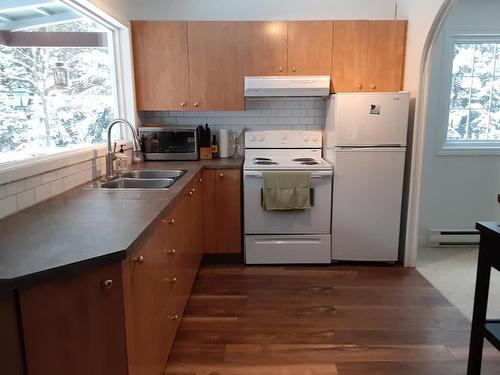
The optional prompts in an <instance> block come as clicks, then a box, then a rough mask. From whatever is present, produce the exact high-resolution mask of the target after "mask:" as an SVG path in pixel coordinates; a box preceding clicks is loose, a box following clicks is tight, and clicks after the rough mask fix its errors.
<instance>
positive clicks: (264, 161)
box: [255, 160, 278, 165]
mask: <svg viewBox="0 0 500 375" xmlns="http://www.w3.org/2000/svg"><path fill="white" fill-rule="evenodd" d="M255 164H257V165H273V164H278V163H276V162H275V161H272V160H257V161H256V162H255Z"/></svg>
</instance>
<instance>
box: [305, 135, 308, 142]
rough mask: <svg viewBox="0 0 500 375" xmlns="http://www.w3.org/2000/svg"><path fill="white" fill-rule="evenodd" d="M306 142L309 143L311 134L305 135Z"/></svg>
mask: <svg viewBox="0 0 500 375" xmlns="http://www.w3.org/2000/svg"><path fill="white" fill-rule="evenodd" d="M304 142H309V134H304Z"/></svg>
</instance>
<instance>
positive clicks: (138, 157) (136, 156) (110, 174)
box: [106, 118, 142, 180]
mask: <svg viewBox="0 0 500 375" xmlns="http://www.w3.org/2000/svg"><path fill="white" fill-rule="evenodd" d="M116 124H123V125H127V126H128V127H129V128H130V131H131V132H132V148H133V150H134V151H133V154H132V163H133V164H139V163H142V154H141V145H140V144H139V140H138V138H137V133H136V130H135V128H134V126H133V125H132V124H131V123H130V122H128V121H127V120H124V119H121V118H118V119H116V120H113V121H111V123H110V124H109V125H108V145H107V147H108V148H107V150H106V180H112V179H113V178H115V172H114V170H113V161H114V160H115V159H116V156H115V152H114V151H113V150H112V149H111V130H112V129H113V126H115V125H116Z"/></svg>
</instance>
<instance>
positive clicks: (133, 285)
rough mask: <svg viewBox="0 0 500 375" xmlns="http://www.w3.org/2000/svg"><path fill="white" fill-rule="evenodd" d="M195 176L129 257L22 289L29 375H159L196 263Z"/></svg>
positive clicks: (198, 237) (197, 196)
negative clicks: (118, 261) (119, 261)
mask: <svg viewBox="0 0 500 375" xmlns="http://www.w3.org/2000/svg"><path fill="white" fill-rule="evenodd" d="M200 178H201V175H200V176H197V177H196V178H195V179H193V180H192V181H191V183H190V184H189V185H188V186H187V187H186V188H185V189H184V191H183V192H182V193H181V196H180V197H179V198H178V200H177V202H176V203H175V204H174V207H173V208H172V209H171V210H169V213H168V214H167V215H165V216H164V217H162V218H160V220H159V221H158V222H157V223H156V224H154V225H153V226H152V227H150V228H149V229H148V234H147V235H146V236H144V238H143V239H142V240H141V241H140V242H139V243H137V245H136V246H135V249H134V250H132V251H131V253H130V256H129V257H128V258H127V259H125V260H124V261H122V262H121V263H116V264H112V265H107V266H103V267H99V268H95V269H92V270H89V271H82V272H81V273H79V274H73V275H71V276H67V277H60V278H57V279H55V280H52V281H48V282H44V283H41V284H39V285H36V286H34V287H30V288H26V289H22V290H20V310H21V316H22V326H23V333H24V342H25V349H26V362H27V367H28V374H29V375H49V374H50V375H59V374H61V375H62V374H71V375H88V374H92V375H125V374H128V375H161V374H162V373H163V370H164V367H165V365H166V362H167V360H168V354H169V352H170V348H171V346H172V343H173V341H174V338H175V334H176V331H177V328H178V325H179V323H180V320H181V317H182V314H183V312H184V308H185V306H186V303H187V301H188V299H189V295H190V292H191V287H192V285H193V282H194V279H195V277H196V273H197V270H198V266H199V264H200V261H201V256H202V253H201V248H200V246H201V213H202V212H201V208H202V206H201V182H200Z"/></svg>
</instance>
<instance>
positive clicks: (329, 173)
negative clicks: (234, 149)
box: [243, 171, 333, 178]
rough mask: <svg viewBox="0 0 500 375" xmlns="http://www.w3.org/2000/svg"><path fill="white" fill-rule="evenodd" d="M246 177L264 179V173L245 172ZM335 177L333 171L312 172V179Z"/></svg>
mask: <svg viewBox="0 0 500 375" xmlns="http://www.w3.org/2000/svg"><path fill="white" fill-rule="evenodd" d="M243 175H244V176H245V177H255V178H262V177H263V174H262V172H257V171H245V172H244V173H243ZM332 176H333V172H332V171H314V172H311V178H326V177H329V178H331V177H332Z"/></svg>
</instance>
